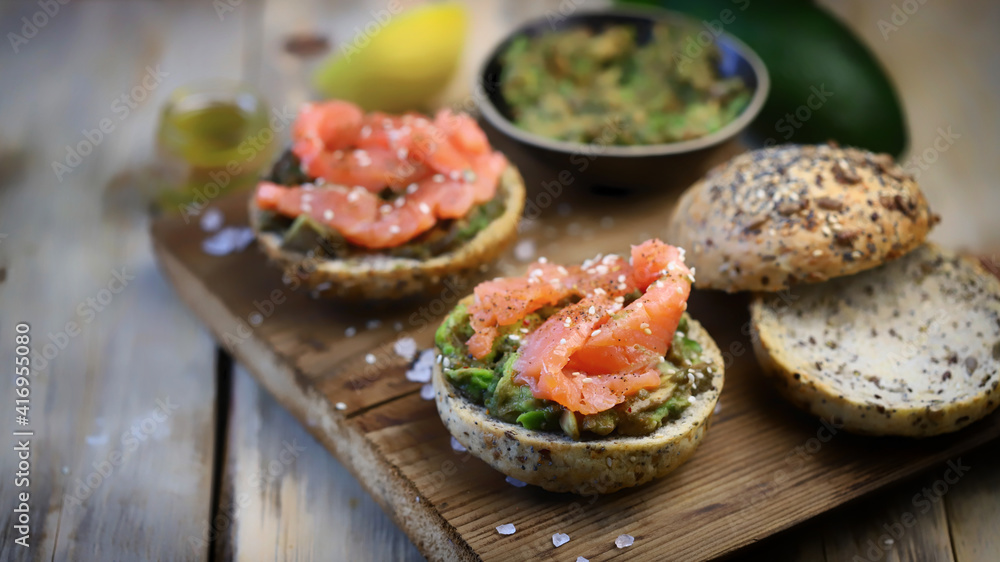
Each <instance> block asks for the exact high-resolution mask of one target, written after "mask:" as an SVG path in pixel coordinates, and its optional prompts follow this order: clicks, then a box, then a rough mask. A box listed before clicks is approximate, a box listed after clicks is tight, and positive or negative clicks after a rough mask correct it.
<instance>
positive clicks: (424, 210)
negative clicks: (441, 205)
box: [420, 203, 431, 215]
mask: <svg viewBox="0 0 1000 562" xmlns="http://www.w3.org/2000/svg"><path fill="white" fill-rule="evenodd" d="M420 212H421V213H423V214H425V215H429V214H431V208H430V206H429V205H427V203H421V204H420Z"/></svg>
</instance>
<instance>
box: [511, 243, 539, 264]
mask: <svg viewBox="0 0 1000 562" xmlns="http://www.w3.org/2000/svg"><path fill="white" fill-rule="evenodd" d="M514 257H515V258H517V260H518V261H531V260H532V259H534V257H535V241H534V240H531V239H525V240H521V241H520V242H518V243H517V245H516V246H514Z"/></svg>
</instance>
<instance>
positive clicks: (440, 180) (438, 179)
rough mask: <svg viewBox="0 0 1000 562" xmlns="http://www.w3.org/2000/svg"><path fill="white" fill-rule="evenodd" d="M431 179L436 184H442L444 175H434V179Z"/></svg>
mask: <svg viewBox="0 0 1000 562" xmlns="http://www.w3.org/2000/svg"><path fill="white" fill-rule="evenodd" d="M431 179H433V180H434V181H435V182H437V183H443V182H444V175H442V174H434V177H433V178H431Z"/></svg>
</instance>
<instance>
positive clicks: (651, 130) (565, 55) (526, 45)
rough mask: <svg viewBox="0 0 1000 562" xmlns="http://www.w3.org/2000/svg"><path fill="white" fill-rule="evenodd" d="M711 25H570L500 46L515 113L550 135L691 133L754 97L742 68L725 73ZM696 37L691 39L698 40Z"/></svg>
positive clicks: (666, 136)
mask: <svg viewBox="0 0 1000 562" xmlns="http://www.w3.org/2000/svg"><path fill="white" fill-rule="evenodd" d="M700 31H703V30H702V29H699V28H697V27H695V26H694V25H692V24H689V23H686V22H671V21H660V22H657V23H655V24H654V25H653V26H652V27H651V28H649V29H648V30H647V31H646V32H645V33H644V35H645V41H642V42H640V37H639V29H638V28H637V27H636V26H632V25H624V24H621V25H611V26H609V27H605V28H604V29H600V30H598V29H595V28H592V27H585V26H580V27H570V28H568V29H563V30H556V31H552V32H550V33H541V34H538V35H534V36H531V35H521V36H518V37H515V38H514V39H513V40H512V41H511V42H510V44H509V45H508V46H507V47H506V49H505V50H504V51H503V53H502V54H501V55H500V61H501V64H502V70H501V74H500V88H501V91H502V93H503V96H504V99H505V100H506V102H507V104H508V106H509V109H510V112H511V114H512V115H513V118H514V123H515V124H516V125H517V126H518V127H520V128H522V129H524V130H526V131H529V132H531V133H535V134H538V135H541V136H544V137H547V138H551V139H557V140H564V141H573V142H581V143H593V142H596V141H598V140H602V141H603V142H606V143H608V144H615V145H647V144H661V143H670V142H676V141H682V140H690V139H695V138H698V137H702V136H705V135H707V134H709V133H713V132H715V131H718V130H719V129H721V128H722V127H723V126H725V125H727V124H728V123H731V122H732V121H733V120H734V119H735V118H736V117H737V116H738V115H739V114H740V113H741V112H742V111H743V110H744V109H746V107H747V105H748V104H749V103H750V98H751V91H750V88H748V86H747V84H746V83H745V82H744V80H743V78H741V77H740V76H738V75H736V76H728V77H727V76H722V74H721V72H720V71H719V69H718V65H719V61H720V60H721V56H722V55H721V52H720V50H719V48H718V46H717V45H716V44H714V43H711V42H709V43H707V44H705V45H702V44H700V43H698V39H697V37H698V33H699V32H700ZM692 46H693V48H692Z"/></svg>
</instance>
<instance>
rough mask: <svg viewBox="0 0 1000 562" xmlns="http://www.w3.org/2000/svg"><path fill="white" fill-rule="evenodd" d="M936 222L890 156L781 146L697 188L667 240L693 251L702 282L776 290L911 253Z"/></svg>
mask: <svg viewBox="0 0 1000 562" xmlns="http://www.w3.org/2000/svg"><path fill="white" fill-rule="evenodd" d="M935 222H936V217H934V215H932V213H931V212H930V209H929V208H928V206H927V200H926V199H925V198H924V195H923V193H921V191H920V189H919V187H918V186H917V184H916V182H915V181H914V179H913V178H912V177H911V176H910V175H908V174H906V173H905V172H904V171H903V169H902V168H901V167H900V166H899V165H897V164H896V163H895V161H894V160H893V159H892V157H891V156H889V155H888V154H874V153H871V152H868V151H865V150H860V149H857V148H839V147H836V146H830V145H815V146H814V145H806V146H802V145H785V146H778V147H773V148H765V149H762V150H755V151H752V152H747V153H744V154H741V155H739V156H736V157H735V158H733V159H731V160H730V161H728V162H726V163H724V164H722V165H720V166H717V167H716V168H714V169H713V170H712V171H710V172H709V173H708V175H707V176H706V177H705V178H703V179H702V180H701V181H699V182H697V183H695V184H694V185H693V186H691V187H690V188H689V189H688V190H687V191H686V192H685V193H684V194H683V195H682V196H681V199H680V201H679V202H678V204H677V207H676V208H675V209H674V212H673V215H672V217H671V219H670V222H669V225H668V236H667V239H668V240H670V241H671V243H672V244H675V245H678V246H681V247H683V248H685V249H686V250H687V256H688V257H687V261H688V264H689V265H691V266H694V267H696V268H697V272H698V275H697V282H696V286H697V287H698V288H701V289H704V288H708V289H721V290H723V291H728V292H735V291H778V290H781V289H784V288H787V287H789V286H791V285H795V284H797V283H815V282H819V281H825V280H827V279H831V278H835V277H840V276H843V275H851V274H853V273H857V272H859V271H864V270H866V269H870V268H872V267H875V266H878V265H881V264H882V263H885V262H887V261H889V260H893V259H895V258H898V257H900V256H902V255H905V254H906V253H907V252H909V251H911V250H913V249H914V248H917V247H919V246H920V245H921V244H922V243H923V242H924V240H925V239H926V237H927V233H928V231H929V230H930V229H931V227H932V226H933V225H934V223H935Z"/></svg>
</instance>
